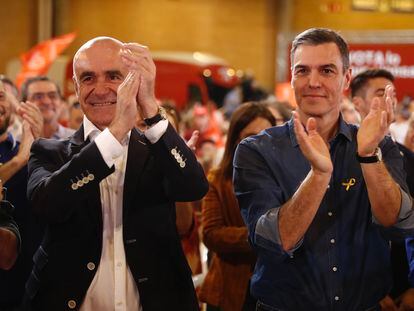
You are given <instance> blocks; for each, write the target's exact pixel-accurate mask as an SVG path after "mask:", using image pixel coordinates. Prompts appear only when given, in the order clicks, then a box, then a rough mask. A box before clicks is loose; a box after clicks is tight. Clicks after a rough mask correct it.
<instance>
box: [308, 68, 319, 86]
mask: <svg viewBox="0 0 414 311" xmlns="http://www.w3.org/2000/svg"><path fill="white" fill-rule="evenodd" d="M320 78H321V77H320V75H319V72H318V71H316V70H312V71H311V72H310V74H309V86H310V87H312V88H315V87H320V86H321V79H320Z"/></svg>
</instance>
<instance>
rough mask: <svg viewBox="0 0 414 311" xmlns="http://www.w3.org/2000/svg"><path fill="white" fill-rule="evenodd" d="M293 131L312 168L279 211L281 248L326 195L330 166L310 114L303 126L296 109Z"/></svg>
mask: <svg viewBox="0 0 414 311" xmlns="http://www.w3.org/2000/svg"><path fill="white" fill-rule="evenodd" d="M294 120H295V134H296V137H297V140H298V143H299V146H300V149H301V151H302V153H303V155H304V156H305V158H306V159H307V160H308V161H309V162H310V164H311V170H310V172H309V174H308V176H307V177H306V179H305V180H304V181H303V183H302V184H301V185H300V187H299V189H298V190H297V191H296V192H295V194H294V195H293V197H292V198H291V199H290V200H289V201H288V202H286V203H285V204H284V205H283V206H282V207H281V208H280V211H279V219H278V224H277V225H278V226H279V233H280V240H281V242H282V246H283V249H284V250H285V251H287V250H290V249H292V248H293V247H294V246H295V245H296V244H297V243H298V242H299V241H300V240H301V239H302V237H303V236H304V235H305V233H306V231H307V230H308V228H309V226H310V224H311V222H312V220H313V218H314V217H315V214H316V212H317V211H318V208H319V206H320V204H321V202H322V199H323V197H324V196H325V193H326V189H327V188H328V184H329V181H330V179H331V174H332V170H333V165H332V161H331V156H330V153H329V149H328V147H327V145H326V143H325V141H324V140H323V139H322V137H321V136H320V135H319V134H318V132H317V130H316V121H315V120H314V119H313V118H310V119H309V120H308V122H307V125H306V129H307V133H306V132H305V129H304V127H303V125H302V123H301V121H300V119H299V115H298V114H297V113H295V114H294Z"/></svg>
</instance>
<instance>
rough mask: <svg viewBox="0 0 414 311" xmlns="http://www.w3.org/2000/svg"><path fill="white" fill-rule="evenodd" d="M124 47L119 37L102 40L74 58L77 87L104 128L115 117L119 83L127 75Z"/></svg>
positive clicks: (89, 113) (92, 118)
mask: <svg viewBox="0 0 414 311" xmlns="http://www.w3.org/2000/svg"><path fill="white" fill-rule="evenodd" d="M121 47H122V45H121V43H120V42H118V41H115V40H111V39H102V40H98V41H95V42H92V44H90V45H88V46H86V47H82V48H81V50H80V51H79V52H78V53H77V54H76V56H75V59H74V82H75V90H76V94H77V96H78V99H79V102H80V104H81V107H82V110H83V112H84V113H85V115H86V117H87V118H88V119H89V120H90V121H91V122H92V123H93V124H94V125H95V126H96V127H98V128H99V129H101V130H103V129H104V128H106V127H108V126H109V124H110V123H111V122H112V119H113V118H114V116H115V108H116V100H117V90H118V86H119V85H120V84H121V83H122V81H123V80H124V78H125V76H126V74H127V68H126V67H125V65H124V64H123V63H122V61H121V57H120V55H119V52H120V49H121Z"/></svg>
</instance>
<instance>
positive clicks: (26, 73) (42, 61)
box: [16, 32, 76, 87]
mask: <svg viewBox="0 0 414 311" xmlns="http://www.w3.org/2000/svg"><path fill="white" fill-rule="evenodd" d="M75 37H76V33H74V32H72V33H68V34H65V35H62V36H59V37H56V38H52V39H49V40H46V41H43V42H41V43H39V44H37V45H36V46H34V47H33V48H31V49H30V51H28V52H26V53H23V54H22V55H20V61H21V62H22V69H21V71H20V73H19V74H18V75H17V78H16V85H17V86H18V87H20V85H21V84H22V83H23V82H24V81H25V80H26V79H27V78H29V77H34V76H39V75H44V74H46V73H47V71H48V70H49V67H50V65H51V64H52V63H53V61H54V60H55V59H56V58H57V56H58V55H59V54H61V53H62V52H63V50H64V49H66V48H67V47H68V46H69V45H70V44H71V43H72V42H73V40H74V39H75Z"/></svg>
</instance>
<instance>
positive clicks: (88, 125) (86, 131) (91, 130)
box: [83, 115, 131, 145]
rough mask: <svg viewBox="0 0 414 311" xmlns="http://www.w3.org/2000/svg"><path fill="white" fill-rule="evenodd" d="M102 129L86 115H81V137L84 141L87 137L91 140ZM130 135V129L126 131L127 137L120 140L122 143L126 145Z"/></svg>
mask: <svg viewBox="0 0 414 311" xmlns="http://www.w3.org/2000/svg"><path fill="white" fill-rule="evenodd" d="M101 132H102V131H101V130H100V129H98V128H97V127H96V126H95V124H93V123H92V122H91V121H90V120H89V119H88V118H87V117H86V115H84V116H83V138H84V140H85V141H86V140H87V139H88V138H89V140H90V141H91V142H92V141H94V140H95V138H96V136H98V135H99V134H100V133H101ZM130 137H131V131H129V132H128V135H127V137H126V138H125V140H124V141H123V142H122V145H127V144H128V143H129V139H130Z"/></svg>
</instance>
